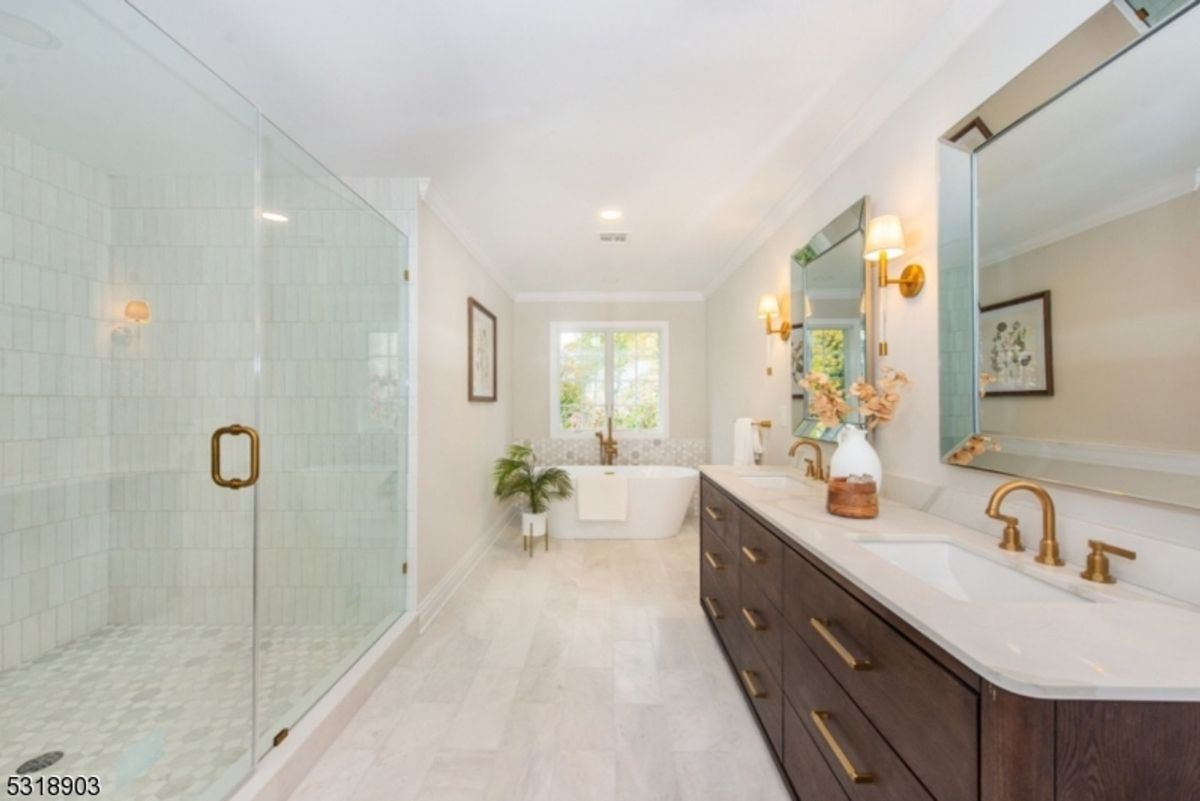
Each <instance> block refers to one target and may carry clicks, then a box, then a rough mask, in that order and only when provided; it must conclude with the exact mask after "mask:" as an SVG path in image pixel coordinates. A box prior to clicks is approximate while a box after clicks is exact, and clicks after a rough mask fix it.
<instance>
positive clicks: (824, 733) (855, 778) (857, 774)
mask: <svg viewBox="0 0 1200 801" xmlns="http://www.w3.org/2000/svg"><path fill="white" fill-rule="evenodd" d="M808 716H809V717H810V718H812V722H813V724H814V725H815V726H816V727H817V731H819V732H820V733H821V738H822V739H823V740H825V745H827V746H829V750H830V751H832V752H833V756H834V757H835V758H836V759H837V761H838V764H839V765H841V766H842V770H843V771H844V772H845V774H846V778H847V779H849V780H850V781H851V782H853V783H854V784H870V783H871V782H873V781H875V777H874V776H873V775H872V774H870V773H866V772H863V771H860V770H858V769H857V768H855V767H854V763H853V762H851V761H850V758H849V757H848V756H846V752H845V751H843V750H842V746H841V745H840V744H838V741H837V740H835V739H834V737H833V732H831V731H830V730H829V727H828V726H827V725H825V721H827V720H829V719H830V718H832V717H833V715H831V714H829V713H828V712H825V711H822V710H820V709H814V710H813V711H812V712H809V713H808Z"/></svg>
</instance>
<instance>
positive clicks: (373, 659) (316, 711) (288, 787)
mask: <svg viewBox="0 0 1200 801" xmlns="http://www.w3.org/2000/svg"><path fill="white" fill-rule="evenodd" d="M416 639H417V616H416V615H412V614H406V615H403V616H402V617H401V618H400V619H399V620H397V621H396V622H395V623H393V624H392V626H391V628H389V629H388V630H387V631H386V632H384V634H383V636H381V637H380V638H379V639H378V640H377V641H376V642H375V644H374V645H372V646H371V647H370V648H368V649H367V652H366V653H365V654H363V655H362V658H361V659H359V660H358V661H357V662H355V663H354V665H353V666H352V667H351V668H350V669H349V670H348V671H346V674H345V675H344V676H342V678H341V679H339V680H338V682H337V683H336V684H334V685H333V687H331V688H330V690H329V692H327V693H326V694H325V695H324V696H323V697H322V698H321V700H319V701H317V703H316V704H315V705H314V706H313V708H312V709H310V710H309V711H308V714H306V715H305V716H304V717H303V718H301V719H300V721H299V722H298V723H297V724H296V726H295V728H294V729H293V730H292V731H291V732H289V734H288V737H287V739H286V740H284V741H283V742H282V743H280V744H279V745H278V746H276V747H275V748H272V749H271V750H270V751H268V752H267V754H266V756H264V757H263V758H262V759H261V760H260V761H259V763H258V765H257V766H256V767H255V770H254V773H253V774H252V775H251V776H250V777H249V778H248V779H247V780H246V782H245V783H244V784H243V785H242V786H241V787H239V788H238V790H237V791H236V792H235V793H234V794H233V795H232V796H230V798H229V801H284V799H286V798H288V796H290V795H291V794H292V793H293V792H294V791H295V789H296V788H297V787H299V786H300V783H301V782H302V781H304V777H305V776H306V775H308V771H309V769H310V768H311V767H312V766H313V765H314V764H316V762H317V760H318V759H320V758H321V755H322V754H324V753H325V751H326V750H328V748H329V746H330V745H332V744H333V741H334V740H336V739H337V737H338V735H339V734H341V733H342V729H344V728H346V724H347V723H349V722H350V720H351V719H352V718H353V717H354V715H355V713H356V712H358V710H359V708H360V707H362V705H363V703H365V702H366V700H367V698H369V697H370V695H371V693H372V692H374V691H375V688H376V687H378V686H379V683H380V682H381V681H383V678H384V677H385V676H386V675H387V674H388V671H390V670H391V669H392V667H393V666H395V664H396V663H397V662H398V661H399V660H400V656H401V655H402V654H403V653H404V652H405V651H406V650H408V647H409V646H410V645H412V643H413V641H414V640H416Z"/></svg>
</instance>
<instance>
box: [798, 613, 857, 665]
mask: <svg viewBox="0 0 1200 801" xmlns="http://www.w3.org/2000/svg"><path fill="white" fill-rule="evenodd" d="M808 622H809V623H810V624H811V625H812V627H813V628H814V629H816V630H817V634H820V635H821V639H823V640H825V642H827V643H829V647H830V648H832V649H833V650H834V651H836V652H837V655H838V656H840V657H841V658H842V661H843V662H845V663H846V667H848V668H850V669H851V670H870V669H871V660H870V659H858V658H856V657H855V656H854V654H852V653H850V651H848V650H847V649H846V646H844V645H842V644H841V643H840V642H838V638H837V637H835V636H833V632H832V631H830V630H829V621H828V620H821V619H820V618H816V617H810V618H809V619H808Z"/></svg>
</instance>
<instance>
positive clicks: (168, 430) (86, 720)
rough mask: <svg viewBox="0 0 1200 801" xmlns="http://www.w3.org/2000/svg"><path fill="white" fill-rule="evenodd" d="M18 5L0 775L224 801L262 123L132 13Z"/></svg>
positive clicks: (3, 173)
mask: <svg viewBox="0 0 1200 801" xmlns="http://www.w3.org/2000/svg"><path fill="white" fill-rule="evenodd" d="M0 13H2V14H3V18H2V19H0V23H2V24H0V203H2V207H0V268H2V280H0V453H2V455H3V460H2V462H3V471H2V473H0V668H2V670H0V699H2V700H0V775H2V776H4V777H7V776H8V775H10V774H17V773H21V774H22V775H24V776H27V777H28V778H29V782H30V784H31V786H32V787H34V788H36V787H37V785H36V784H33V783H34V782H36V781H37V780H38V779H42V780H44V779H45V777H47V776H52V775H53V776H75V777H85V778H86V777H96V781H97V783H99V785H100V788H101V792H100V797H102V798H106V799H168V798H180V799H182V798H188V799H205V798H221V797H223V796H225V795H226V794H227V792H228V791H229V789H230V788H232V787H233V786H234V785H235V784H236V783H237V782H238V781H240V780H241V779H242V778H243V777H244V776H245V775H246V774H247V773H248V771H249V770H250V767H251V761H252V760H251V732H252V717H253V685H252V682H253V673H252V664H253V651H252V646H253V639H252V633H253V614H252V611H253V606H252V604H253V585H252V579H253V572H252V564H253V554H254V551H253V547H254V492H255V490H254V489H252V488H242V489H236V490H235V489H232V488H224V487H220V486H218V485H217V484H216V483H214V481H213V475H212V473H213V470H212V464H211V456H212V451H211V441H210V437H211V435H212V433H213V432H214V430H216V429H218V428H220V427H222V426H228V425H230V424H233V423H241V424H243V425H247V426H256V425H257V408H258V380H257V374H256V370H255V364H256V362H255V357H256V339H255V336H256V314H257V305H256V291H257V272H256V269H257V268H256V263H255V258H254V257H255V250H254V242H255V235H254V232H255V224H256V223H255V215H254V168H255V158H256V152H257V138H256V128H257V115H256V113H255V110H254V108H253V107H252V106H251V105H250V104H248V103H247V102H246V101H245V100H244V99H243V98H241V97H240V96H239V95H238V94H237V93H235V92H234V91H232V90H231V89H230V88H229V87H228V86H226V85H225V84H224V83H222V82H221V81H220V80H218V79H217V78H216V77H215V76H213V75H212V74H211V73H210V72H208V71H207V70H206V69H205V68H204V67H203V66H202V65H201V64H199V62H197V61H195V60H194V59H192V58H191V57H190V56H188V55H187V54H186V53H185V52H183V51H182V50H181V49H180V48H179V47H178V46H177V45H175V44H174V43H173V42H171V41H170V40H169V39H168V38H167V37H165V36H163V35H162V34H161V33H160V32H159V31H158V30H156V29H155V28H154V27H153V26H152V25H150V24H149V23H147V22H146V21H145V20H144V19H143V18H142V17H141V16H140V15H138V14H137V13H136V12H135V11H134V10H133V9H132V8H130V7H129V6H128V5H126V4H124V3H121V2H113V1H112V0H95V1H94V2H88V3H86V4H85V3H75V2H65V1H64V2H32V1H25V2H22V1H20V0H0ZM247 444H248V441H247V437H245V436H238V437H227V438H226V439H225V440H224V441H223V442H222V443H221V446H222V455H223V456H224V457H225V459H224V464H223V465H222V466H221V468H220V472H219V474H218V476H219V477H220V476H222V475H223V476H224V477H226V478H231V477H246V476H248V475H249V473H248V471H249V469H250V464H249V461H250V460H249V453H248V449H247Z"/></svg>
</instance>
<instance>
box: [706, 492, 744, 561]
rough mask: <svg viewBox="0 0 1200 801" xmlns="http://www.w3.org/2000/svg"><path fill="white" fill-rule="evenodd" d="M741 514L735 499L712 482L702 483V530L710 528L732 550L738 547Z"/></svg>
mask: <svg viewBox="0 0 1200 801" xmlns="http://www.w3.org/2000/svg"><path fill="white" fill-rule="evenodd" d="M740 516H741V512H740V511H739V510H738V507H737V504H735V503H734V502H733V499H732V498H730V497H729V496H728V495H726V494H725V493H724V492H722V491H721V490H719V489H717V487H716V486H714V485H713V484H712V482H710V481H707V480H705V481H702V482H700V521H701V528H708V529H709V530H710V531H712V532H713V533H714V534H716V535H717V536H718V537H720V538H721V540H722V541H724V543H725V545H726V546H727V547H729V548H730V549H732V550H737V547H738V518H739V517H740Z"/></svg>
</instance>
